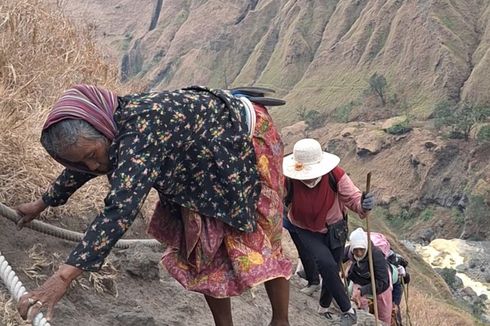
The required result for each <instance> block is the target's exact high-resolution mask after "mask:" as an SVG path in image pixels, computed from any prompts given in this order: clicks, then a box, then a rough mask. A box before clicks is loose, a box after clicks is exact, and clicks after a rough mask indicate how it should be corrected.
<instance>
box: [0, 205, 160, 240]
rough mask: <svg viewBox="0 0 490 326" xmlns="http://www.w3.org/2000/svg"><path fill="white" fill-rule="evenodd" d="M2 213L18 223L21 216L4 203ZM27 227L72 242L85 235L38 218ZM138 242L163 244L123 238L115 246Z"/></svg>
mask: <svg viewBox="0 0 490 326" xmlns="http://www.w3.org/2000/svg"><path fill="white" fill-rule="evenodd" d="M0 215H3V216H5V217H6V218H7V219H9V220H11V221H12V222H14V223H17V221H18V220H19V219H20V218H21V217H20V216H19V214H17V212H16V211H14V210H13V209H11V208H10V207H8V206H5V205H3V204H2V203H0ZM26 227H28V228H30V229H33V230H35V231H38V232H41V233H44V234H48V235H51V236H53V237H56V238H60V239H63V240H68V241H71V242H80V241H81V240H82V239H83V236H84V234H83V233H79V232H75V231H71V230H66V229H63V228H60V227H57V226H54V225H50V224H47V223H43V222H41V221H37V220H33V221H32V222H31V223H29V224H27V225H26ZM137 244H138V245H144V246H147V247H159V246H161V243H160V242H158V241H157V240H154V239H121V240H119V241H118V242H117V243H116V244H115V245H114V247H115V248H119V249H127V248H130V247H133V246H135V245H137Z"/></svg>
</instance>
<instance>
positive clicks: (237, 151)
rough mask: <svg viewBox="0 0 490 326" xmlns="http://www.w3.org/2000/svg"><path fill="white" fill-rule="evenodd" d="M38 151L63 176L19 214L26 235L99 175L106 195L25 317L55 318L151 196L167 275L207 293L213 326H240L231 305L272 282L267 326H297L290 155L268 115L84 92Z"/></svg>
mask: <svg viewBox="0 0 490 326" xmlns="http://www.w3.org/2000/svg"><path fill="white" fill-rule="evenodd" d="M41 143H42V145H43V146H44V148H45V149H46V150H47V152H48V153H49V154H50V155H51V156H52V157H53V158H54V159H55V160H56V161H58V162H59V163H61V164H62V165H64V166H65V167H66V169H65V170H64V171H63V172H62V173H61V174H60V176H59V177H58V178H57V180H56V181H55V182H54V183H53V184H52V186H51V187H50V188H49V190H47V191H46V192H45V193H44V195H43V196H42V198H39V199H38V200H36V201H35V202H32V203H27V204H23V205H21V206H19V207H18V211H19V213H21V214H22V215H23V218H22V219H21V221H20V222H19V225H20V226H22V225H23V224H25V223H28V222H30V221H31V220H32V219H34V218H36V216H38V215H39V214H40V213H41V212H42V211H43V210H44V209H45V208H46V207H47V206H58V205H63V204H64V203H65V202H66V201H67V200H68V198H69V197H70V195H71V194H73V193H74V192H75V191H76V190H77V189H78V188H80V187H81V186H82V185H83V184H84V183H85V182H87V181H88V180H90V179H92V178H94V177H96V176H98V175H107V177H108V179H109V183H110V191H109V193H108V194H107V196H106V198H105V207H104V209H103V210H102V211H101V212H100V213H99V214H98V215H97V217H95V219H94V220H93V222H92V223H91V225H90V226H89V227H88V229H87V231H86V233H85V237H84V239H83V241H82V242H80V243H79V244H78V245H77V246H76V247H75V249H74V250H73V251H72V253H71V254H70V256H69V257H68V259H67V261H66V263H65V264H63V265H61V266H60V267H59V269H58V271H57V272H56V273H54V275H52V276H51V277H50V278H49V279H48V280H47V281H46V282H45V283H44V284H43V285H42V286H41V287H39V288H37V289H35V290H33V291H31V292H29V293H27V294H26V295H25V296H23V297H22V298H21V300H20V302H19V305H18V309H19V312H20V313H21V315H22V316H23V317H24V318H27V319H31V318H33V316H35V315H36V314H37V313H38V312H39V310H40V309H41V308H43V307H47V309H48V314H47V317H48V319H51V318H52V317H53V307H54V305H55V304H56V303H57V302H58V301H59V300H60V299H61V298H62V297H63V295H64V294H65V292H66V290H67V289H68V287H69V285H70V282H71V281H72V280H74V279H75V278H76V277H77V276H79V275H80V274H81V273H82V272H83V271H96V270H98V269H99V268H100V267H101V266H102V264H103V261H104V259H105V258H106V257H107V255H108V254H109V252H110V251H111V248H112V247H113V245H114V244H115V243H116V242H117V241H118V240H119V239H120V238H121V237H122V236H123V235H124V233H125V232H126V230H127V229H128V228H129V227H130V226H131V224H132V222H133V221H134V219H135V217H136V215H137V213H138V211H139V210H140V208H141V205H142V203H143V202H144V200H145V198H146V196H147V195H148V192H149V191H150V189H151V188H152V187H153V188H155V189H156V190H157V192H158V194H159V202H158V203H157V206H156V209H155V212H154V214H153V216H152V218H151V221H150V224H149V228H148V230H149V233H150V234H151V235H153V236H154V237H155V238H156V239H158V240H160V241H161V242H162V243H164V244H165V245H166V246H167V249H166V251H165V253H164V254H163V258H162V264H163V265H164V266H165V267H166V269H167V270H168V272H169V273H170V274H171V275H172V276H173V277H174V278H175V279H176V280H177V281H179V282H180V283H181V284H182V285H183V286H184V287H185V288H186V289H188V290H191V291H196V292H200V293H203V294H204V296H205V298H206V301H207V303H208V305H209V307H210V309H211V312H212V314H213V318H214V321H215V324H216V325H227V326H228V325H232V324H233V322H232V314H231V304H230V297H231V296H236V295H240V294H241V293H243V292H244V291H245V290H247V289H249V288H251V287H253V286H256V285H258V284H261V283H265V288H266V290H267V293H268V295H269V299H270V301H271V305H272V321H271V325H274V326H279V325H289V324H288V300H289V283H288V281H287V279H288V278H289V277H290V274H291V265H290V262H289V261H288V260H286V259H285V257H284V256H283V254H282V248H281V226H282V223H281V214H282V211H283V204H282V195H283V176H282V172H281V164H282V156H283V146H282V143H281V140H280V137H279V134H278V133H277V130H276V129H275V127H274V124H273V123H272V120H271V117H270V116H269V114H268V113H267V110H266V109H265V108H264V107H263V106H262V105H257V104H255V103H251V102H250V101H249V100H248V99H245V98H243V97H241V98H237V97H234V96H232V95H231V93H229V92H227V91H222V90H210V89H206V88H202V87H191V88H186V89H182V90H177V91H173V92H171V91H168V92H161V93H144V94H136V95H129V96H124V97H118V96H116V95H115V94H114V93H112V92H110V91H108V90H105V89H102V88H99V87H96V86H89V85H77V86H75V87H73V88H72V89H69V90H67V91H66V92H65V93H64V94H63V96H61V98H60V99H59V100H58V101H57V102H56V103H55V105H54V107H53V108H52V111H51V112H50V114H49V116H48V118H47V121H46V123H45V125H44V127H43V131H42V136H41Z"/></svg>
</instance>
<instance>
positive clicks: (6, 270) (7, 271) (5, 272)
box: [0, 252, 51, 326]
mask: <svg viewBox="0 0 490 326" xmlns="http://www.w3.org/2000/svg"><path fill="white" fill-rule="evenodd" d="M0 278H1V279H2V281H3V283H4V284H5V286H6V287H7V289H8V290H9V292H10V295H11V296H12V298H14V300H15V301H16V302H19V300H20V298H21V297H22V296H23V295H24V294H25V293H26V292H27V290H26V288H25V287H24V286H23V285H22V282H21V281H20V280H19V278H18V277H17V275H15V272H14V271H13V270H12V267H11V266H10V265H9V263H8V261H7V259H6V258H5V257H4V256H3V255H2V252H0ZM32 325H33V326H51V324H50V323H49V322H48V321H47V320H46V318H44V315H43V313H42V312H40V313H38V314H37V315H36V316H35V317H34V319H33V320H32Z"/></svg>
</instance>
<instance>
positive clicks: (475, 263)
mask: <svg viewBox="0 0 490 326" xmlns="http://www.w3.org/2000/svg"><path fill="white" fill-rule="evenodd" d="M480 264H481V261H480V260H479V259H478V258H471V259H470V260H469V261H468V267H469V268H476V267H477V266H480Z"/></svg>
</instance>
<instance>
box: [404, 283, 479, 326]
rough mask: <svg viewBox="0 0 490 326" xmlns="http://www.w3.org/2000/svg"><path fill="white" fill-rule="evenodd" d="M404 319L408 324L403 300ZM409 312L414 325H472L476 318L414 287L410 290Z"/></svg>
mask: <svg viewBox="0 0 490 326" xmlns="http://www.w3.org/2000/svg"><path fill="white" fill-rule="evenodd" d="M402 310H403V320H404V321H405V324H406V325H408V322H407V317H406V305H405V302H404V301H403V303H402ZM409 314H410V317H411V321H412V326H427V325H434V326H436V325H451V326H471V325H475V320H474V319H473V318H472V317H471V316H470V315H469V314H468V313H466V312H463V311H459V310H457V309H456V308H455V307H454V306H452V305H449V304H447V303H444V302H441V301H440V299H437V298H436V297H434V296H431V295H430V294H427V293H423V292H421V291H420V290H418V289H416V288H414V289H412V288H411V289H410V290H409Z"/></svg>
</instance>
